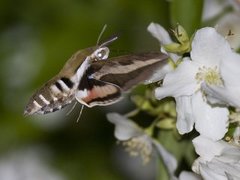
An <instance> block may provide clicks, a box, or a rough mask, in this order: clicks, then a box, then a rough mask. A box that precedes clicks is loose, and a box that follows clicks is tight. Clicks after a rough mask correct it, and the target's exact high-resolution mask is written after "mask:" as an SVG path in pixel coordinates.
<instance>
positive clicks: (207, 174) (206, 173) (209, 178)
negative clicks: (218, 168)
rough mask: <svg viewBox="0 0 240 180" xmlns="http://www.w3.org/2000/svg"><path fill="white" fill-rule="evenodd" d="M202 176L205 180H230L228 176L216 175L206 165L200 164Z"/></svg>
mask: <svg viewBox="0 0 240 180" xmlns="http://www.w3.org/2000/svg"><path fill="white" fill-rule="evenodd" d="M200 174H201V175H202V177H203V179H204V180H213V179H217V180H228V179H227V178H226V176H223V175H220V174H216V173H215V172H214V171H212V170H211V169H209V167H208V166H207V165H206V164H200Z"/></svg>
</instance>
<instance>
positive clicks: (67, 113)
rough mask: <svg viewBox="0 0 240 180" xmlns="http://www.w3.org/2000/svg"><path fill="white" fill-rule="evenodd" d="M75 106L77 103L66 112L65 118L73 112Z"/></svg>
mask: <svg viewBox="0 0 240 180" xmlns="http://www.w3.org/2000/svg"><path fill="white" fill-rule="evenodd" d="M76 105H77V102H75V103H74V105H73V106H72V108H71V109H70V110H69V111H68V112H67V114H66V116H68V115H69V114H70V113H71V112H72V111H73V110H74V108H75V107H76Z"/></svg>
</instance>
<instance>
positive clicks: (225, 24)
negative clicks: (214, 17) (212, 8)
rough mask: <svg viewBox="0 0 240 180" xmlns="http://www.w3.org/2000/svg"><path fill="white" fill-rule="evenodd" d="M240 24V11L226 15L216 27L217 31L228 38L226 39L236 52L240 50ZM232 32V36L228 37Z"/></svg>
mask: <svg viewBox="0 0 240 180" xmlns="http://www.w3.org/2000/svg"><path fill="white" fill-rule="evenodd" d="M233 2H234V1H233ZM236 3H237V2H236ZM238 4H239V2H238ZM239 5H240V4H239ZM234 7H236V6H234ZM239 24H240V13H239V11H238V12H236V11H235V12H232V13H228V14H226V15H224V16H223V17H222V18H220V20H219V21H218V22H217V25H216V29H217V31H218V32H219V33H220V34H222V35H223V36H227V37H226V39H227V41H228V42H229V44H230V45H231V47H232V48H233V49H235V50H238V48H240V36H239V34H240V26H239ZM230 30H231V33H232V34H231V35H228V34H229V31H230Z"/></svg>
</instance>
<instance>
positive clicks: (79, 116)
mask: <svg viewBox="0 0 240 180" xmlns="http://www.w3.org/2000/svg"><path fill="white" fill-rule="evenodd" d="M83 108H84V105H82V107H81V110H80V112H79V115H78V118H77V123H78V122H79V120H80V118H81V115H82V112H83Z"/></svg>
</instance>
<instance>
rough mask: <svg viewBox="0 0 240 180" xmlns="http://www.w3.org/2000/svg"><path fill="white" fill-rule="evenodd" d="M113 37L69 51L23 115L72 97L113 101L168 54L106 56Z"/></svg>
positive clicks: (45, 110)
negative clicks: (66, 57) (94, 44)
mask: <svg viewBox="0 0 240 180" xmlns="http://www.w3.org/2000/svg"><path fill="white" fill-rule="evenodd" d="M116 39H117V37H113V38H111V39H109V40H108V41H105V42H103V43H102V44H100V45H96V46H93V47H89V48H86V49H83V50H79V51H77V52H76V53H75V54H73V55H72V57H71V58H70V59H69V60H68V61H67V62H66V64H65V65H64V66H63V68H62V70H61V71H60V72H59V73H58V74H57V75H56V76H54V77H53V78H52V79H50V80H49V81H48V82H47V83H45V84H44V85H43V86H42V87H41V88H40V89H39V90H37V91H36V92H35V93H34V95H33V96H32V97H31V98H30V100H29V102H28V104H27V106H26V108H25V110H24V115H32V114H46V113H50V112H54V111H57V110H59V109H62V108H63V107H65V106H66V105H68V104H70V103H71V102H72V101H75V100H77V101H78V102H79V103H81V104H83V105H85V106H87V107H93V106H106V105H110V104H113V103H115V102H117V101H119V100H120V99H121V95H122V93H123V92H126V91H128V90H129V89H130V88H132V87H133V86H135V85H137V84H139V83H141V82H144V81H145V80H147V79H148V78H150V77H151V76H152V74H153V72H154V71H155V70H156V69H158V68H161V67H162V66H164V65H165V64H166V60H167V58H168V56H167V55H166V54H163V53H161V52H156V53H142V54H131V55H123V56H118V57H113V58H108V56H109V48H108V46H109V44H111V43H112V42H113V41H115V40H116Z"/></svg>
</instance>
